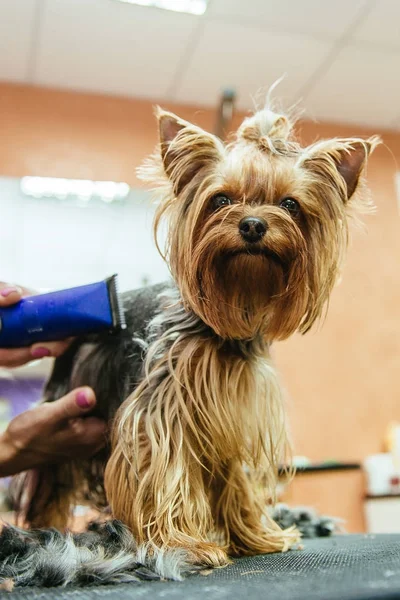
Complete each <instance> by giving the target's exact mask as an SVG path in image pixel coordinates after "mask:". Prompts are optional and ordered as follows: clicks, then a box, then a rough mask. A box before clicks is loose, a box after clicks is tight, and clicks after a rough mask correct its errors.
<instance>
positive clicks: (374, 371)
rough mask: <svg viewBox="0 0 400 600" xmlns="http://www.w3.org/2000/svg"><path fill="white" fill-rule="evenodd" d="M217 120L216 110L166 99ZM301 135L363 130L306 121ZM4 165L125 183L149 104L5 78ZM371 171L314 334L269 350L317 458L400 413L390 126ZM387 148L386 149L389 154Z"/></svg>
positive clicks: (185, 112)
mask: <svg viewBox="0 0 400 600" xmlns="http://www.w3.org/2000/svg"><path fill="white" fill-rule="evenodd" d="M163 104H164V106H165V105H166V106H165V107H166V108H169V109H171V110H175V111H176V112H178V113H179V114H180V115H181V116H183V117H184V118H187V119H193V120H195V121H196V122H197V123H198V124H199V125H201V126H203V127H205V128H208V129H211V130H212V129H213V126H214V119H215V115H214V113H213V112H210V111H207V110H198V109H195V108H193V107H177V106H173V105H170V104H169V103H163ZM301 131H302V137H303V138H304V140H307V141H312V140H314V139H315V138H316V137H317V136H322V137H327V136H331V135H354V134H357V135H360V134H361V135H368V134H370V133H382V132H379V131H378V132H376V131H374V132H369V131H362V130H359V129H358V128H356V127H345V126H339V125H320V126H318V125H316V124H314V123H303V124H302V126H301ZM0 132H1V135H0V139H1V143H0V174H2V175H7V176H15V177H19V176H22V175H27V174H31V175H42V176H62V177H71V178H90V179H102V180H107V179H108V180H116V181H127V182H129V183H130V184H132V185H137V183H138V182H137V181H136V178H135V167H136V166H137V165H138V164H139V163H140V161H141V160H142V158H143V157H144V156H145V155H146V154H148V153H149V152H150V151H151V150H152V149H153V146H154V144H155V142H156V127H155V122H154V118H153V115H152V108H151V103H149V102H147V101H142V100H130V99H121V98H113V97H102V96H92V95H86V94H75V93H67V92H60V91H53V90H44V89H37V88H29V87H23V86H14V85H6V84H2V85H0ZM383 137H384V140H385V142H386V144H387V146H388V147H389V149H390V151H391V152H390V151H389V149H387V148H385V147H383V148H380V149H378V150H377V152H376V154H375V155H374V156H373V158H372V160H371V163H370V168H369V172H368V179H369V183H370V187H371V189H372V192H373V195H374V198H375V200H376V203H377V205H378V209H379V210H378V213H377V215H376V216H374V217H368V220H367V221H368V233H367V234H364V233H356V235H355V236H354V243H353V245H352V248H351V250H350V252H349V256H348V261H347V266H346V269H345V272H344V277H343V282H342V283H341V285H340V286H339V287H338V288H337V289H336V290H335V292H334V294H333V298H332V302H331V306H330V311H329V316H328V318H327V320H326V322H325V324H324V326H323V328H322V329H321V330H320V331H317V332H315V333H309V334H307V335H306V336H305V337H300V336H298V337H294V338H293V339H291V340H289V341H287V342H285V343H281V344H279V345H277V346H276V348H275V355H276V360H277V364H278V367H279V369H280V371H281V373H282V379H283V382H284V384H285V387H286V389H287V391H288V396H289V410H290V415H291V424H292V430H293V437H294V440H295V451H296V453H297V454H305V455H307V456H309V457H311V458H313V459H323V458H328V457H329V458H339V459H344V460H357V459H362V458H363V457H364V456H365V455H366V454H369V453H372V452H377V451H379V450H380V449H381V444H382V437H383V435H384V432H385V428H386V426H387V425H388V423H389V421H392V420H396V419H397V420H399V421H400V376H399V362H400V319H399V307H400V277H399V258H400V235H399V234H400V218H399V216H398V213H397V207H396V200H395V189H394V173H395V169H396V160H395V159H396V158H397V159H398V158H399V157H400V135H397V134H394V133H389V132H386V133H384V134H383ZM391 153H392V154H391Z"/></svg>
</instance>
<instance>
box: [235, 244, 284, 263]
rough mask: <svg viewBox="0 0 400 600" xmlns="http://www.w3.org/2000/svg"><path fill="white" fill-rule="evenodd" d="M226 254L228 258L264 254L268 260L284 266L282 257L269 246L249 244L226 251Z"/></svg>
mask: <svg viewBox="0 0 400 600" xmlns="http://www.w3.org/2000/svg"><path fill="white" fill-rule="evenodd" d="M228 256H229V257H230V258H233V257H235V256H264V257H265V258H268V259H269V260H273V261H274V262H275V263H276V264H278V265H280V266H281V267H283V266H284V263H283V260H282V258H281V257H280V256H279V255H278V254H277V253H276V252H274V251H273V250H270V249H269V248H262V247H260V246H255V247H252V246H249V247H246V248H239V249H237V250H231V251H230V252H228Z"/></svg>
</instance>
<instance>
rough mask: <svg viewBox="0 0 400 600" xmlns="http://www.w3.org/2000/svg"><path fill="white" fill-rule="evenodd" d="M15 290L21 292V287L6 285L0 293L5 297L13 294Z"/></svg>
mask: <svg viewBox="0 0 400 600" xmlns="http://www.w3.org/2000/svg"><path fill="white" fill-rule="evenodd" d="M13 292H19V289H18V288H16V287H11V286H10V287H6V288H4V289H2V290H1V292H0V294H1V295H2V296H3V298H7V296H9V295H10V294H12V293H13Z"/></svg>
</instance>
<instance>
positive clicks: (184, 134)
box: [157, 109, 223, 194]
mask: <svg viewBox="0 0 400 600" xmlns="http://www.w3.org/2000/svg"><path fill="white" fill-rule="evenodd" d="M157 118H158V123H159V133H160V152H161V158H162V161H163V165H164V171H165V173H166V174H167V176H168V177H169V179H170V180H171V181H172V183H173V186H174V190H175V192H176V193H178V194H179V193H180V192H181V191H182V189H183V188H184V187H185V186H186V185H187V184H188V183H189V182H190V181H192V180H193V178H194V177H195V176H196V175H197V174H198V173H199V172H200V171H202V170H203V169H206V168H208V167H210V166H212V165H214V164H216V163H217V162H218V160H219V159H220V158H221V156H222V152H223V145H222V143H221V141H220V140H218V138H216V137H215V136H214V135H212V134H211V133H207V132H206V131H204V130H203V129H201V128H200V127H197V126H196V125H192V124H191V123H189V122H187V121H184V120H183V119H180V118H179V117H177V116H176V115H174V114H173V113H170V112H166V111H163V110H161V109H158V110H157Z"/></svg>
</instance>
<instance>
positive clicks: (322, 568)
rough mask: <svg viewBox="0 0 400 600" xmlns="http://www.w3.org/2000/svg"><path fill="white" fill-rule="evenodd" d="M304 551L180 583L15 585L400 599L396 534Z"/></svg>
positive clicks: (68, 594)
mask: <svg viewBox="0 0 400 600" xmlns="http://www.w3.org/2000/svg"><path fill="white" fill-rule="evenodd" d="M304 546H305V547H304V550H301V551H291V552H288V553H286V554H273V555H266V556H256V557H251V558H242V559H239V560H236V561H235V562H234V563H233V564H232V565H230V566H228V567H226V568H224V569H218V570H214V571H212V572H210V573H209V574H204V575H195V576H192V577H190V578H188V579H186V580H185V581H183V582H181V583H176V582H143V583H137V584H124V585H116V586H99V587H87V588H52V589H43V588H42V589H35V588H25V589H18V590H16V591H14V592H11V593H6V592H3V593H0V597H1V598H7V597H8V598H10V599H14V598H16V599H17V598H18V599H21V600H22V599H24V600H31V599H32V600H33V599H35V600H36V599H39V598H40V599H41V600H50V599H52V600H53V599H54V600H67V599H68V600H69V599H70V598H71V599H72V598H80V599H81V600H97V599H100V598H101V599H103V598H104V599H105V600H123V599H125V598H126V599H136V598H137V599H145V600H150V599H152V600H153V599H162V600H174V599H176V598H177V599H179V598H182V599H184V600H192V599H193V600H211V599H216V600H223V599H229V600H234V599H235V598H240V599H243V600H255V599H264V598H265V599H266V600H273V599H275V598H276V599H278V600H289V599H290V600H313V599H316V598H319V599H323V600H374V599H381V598H386V599H389V598H390V599H392V598H399V599H400V535H343V536H337V537H333V538H324V539H314V540H308V541H305V543H304Z"/></svg>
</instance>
